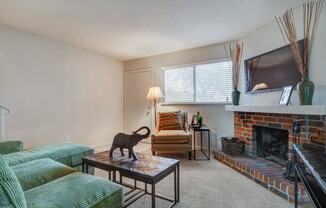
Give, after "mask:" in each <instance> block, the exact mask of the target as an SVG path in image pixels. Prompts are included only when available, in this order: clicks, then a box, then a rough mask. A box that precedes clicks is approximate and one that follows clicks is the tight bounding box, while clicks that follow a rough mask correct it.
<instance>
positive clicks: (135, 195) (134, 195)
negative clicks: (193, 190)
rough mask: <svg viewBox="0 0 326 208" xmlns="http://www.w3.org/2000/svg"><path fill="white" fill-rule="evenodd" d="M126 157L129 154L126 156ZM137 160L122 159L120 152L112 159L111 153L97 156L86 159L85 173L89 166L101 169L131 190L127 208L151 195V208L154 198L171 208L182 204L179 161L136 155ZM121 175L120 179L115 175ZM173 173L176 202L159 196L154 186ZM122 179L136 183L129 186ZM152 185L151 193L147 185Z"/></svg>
mask: <svg viewBox="0 0 326 208" xmlns="http://www.w3.org/2000/svg"><path fill="white" fill-rule="evenodd" d="M125 155H128V154H127V153H125ZM137 157H138V160H137V161H133V160H132V158H127V157H121V156H120V152H119V153H118V152H116V153H115V154H114V155H113V157H112V158H110V157H109V151H104V152H99V153H95V154H93V155H90V156H87V157H83V158H82V160H83V172H86V173H88V169H89V166H91V167H94V168H99V169H102V170H105V171H108V173H109V180H112V181H113V182H116V183H119V184H121V185H123V186H126V187H128V188H131V190H130V191H128V192H126V193H125V199H124V207H128V206H129V205H131V204H132V203H134V202H135V201H137V200H138V199H140V198H141V197H142V196H144V195H146V194H148V195H151V198H152V199H151V203H152V208H155V206H156V205H155V198H161V199H164V200H167V201H169V202H171V205H170V206H169V207H173V206H174V205H175V204H176V203H177V202H179V201H180V168H179V166H180V161H179V160H175V159H170V158H164V157H159V156H152V155H150V154H142V153H137ZM117 172H119V176H120V180H119V181H117V179H116V176H117ZM172 173H174V199H170V198H168V197H165V196H162V195H158V194H156V190H155V185H156V184H157V183H158V182H160V181H161V180H162V179H164V178H165V177H167V176H168V175H170V174H172ZM123 177H126V178H130V179H133V180H134V184H133V185H130V184H126V183H124V182H123ZM137 181H140V182H143V183H144V185H145V188H144V189H142V188H140V187H139V186H137ZM148 184H150V185H151V189H152V190H151V192H149V191H148V189H147V185H148Z"/></svg>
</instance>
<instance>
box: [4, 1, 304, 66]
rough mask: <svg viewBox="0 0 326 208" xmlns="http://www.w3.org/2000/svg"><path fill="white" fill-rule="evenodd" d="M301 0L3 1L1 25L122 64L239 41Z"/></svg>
mask: <svg viewBox="0 0 326 208" xmlns="http://www.w3.org/2000/svg"><path fill="white" fill-rule="evenodd" d="M300 2H301V1H298V0H0V23H2V24H5V25H9V26H13V27H16V28H19V29H22V30H25V31H29V32H32V33H34V34H37V35H41V36H44V37H48V38H52V39H55V40H58V41H61V42H65V43H69V44H72V45H75V46H78V47H81V48H85V49H89V50H92V51H95V52H98V53H101V54H105V55H108V56H112V57H115V58H118V59H121V60H129V59H135V58H140V57H145V56H152V55H157V54H162V53H167V52H172V51H177V50H182V49H188V48H194V47H198V46H203V45H209V44H213V43H219V42H225V41H229V40H235V39H238V38H241V37H243V36H244V35H246V34H248V33H249V32H251V31H253V30H254V29H256V28H258V27H260V26H262V25H263V24H265V23H267V22H269V21H271V20H272V19H273V18H274V15H280V14H281V13H282V12H283V11H284V10H285V9H287V8H289V7H291V6H294V5H296V4H298V3H300Z"/></svg>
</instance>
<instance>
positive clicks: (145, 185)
mask: <svg viewBox="0 0 326 208" xmlns="http://www.w3.org/2000/svg"><path fill="white" fill-rule="evenodd" d="M145 193H146V194H147V193H148V192H147V183H145Z"/></svg>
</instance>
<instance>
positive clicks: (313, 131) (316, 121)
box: [234, 112, 325, 150]
mask: <svg viewBox="0 0 326 208" xmlns="http://www.w3.org/2000/svg"><path fill="white" fill-rule="evenodd" d="M324 119H325V118H324V117H323V116H315V115H289V114H270V113H244V112H235V113H234V123H235V125H234V128H235V129H234V132H235V136H236V137H238V138H239V139H241V140H243V141H245V142H246V147H247V149H248V148H249V149H253V148H255V147H253V148H252V147H250V145H255V143H254V142H248V141H254V140H255V138H253V137H254V126H262V127H271V128H278V129H283V130H288V131H289V150H290V149H291V148H292V143H293V138H294V137H293V134H292V123H293V122H294V121H299V122H300V124H301V133H300V139H299V142H300V143H303V142H313V143H316V144H320V145H324V144H325V130H324V123H323V121H324Z"/></svg>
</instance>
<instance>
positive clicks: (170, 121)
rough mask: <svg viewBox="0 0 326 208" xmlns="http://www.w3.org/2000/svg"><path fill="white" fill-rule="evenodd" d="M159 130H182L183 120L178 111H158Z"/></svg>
mask: <svg viewBox="0 0 326 208" xmlns="http://www.w3.org/2000/svg"><path fill="white" fill-rule="evenodd" d="M158 128H159V131H162V130H184V120H183V117H182V115H181V112H180V111H176V112H164V113H163V112H161V113H159V126H158Z"/></svg>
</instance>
